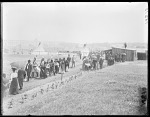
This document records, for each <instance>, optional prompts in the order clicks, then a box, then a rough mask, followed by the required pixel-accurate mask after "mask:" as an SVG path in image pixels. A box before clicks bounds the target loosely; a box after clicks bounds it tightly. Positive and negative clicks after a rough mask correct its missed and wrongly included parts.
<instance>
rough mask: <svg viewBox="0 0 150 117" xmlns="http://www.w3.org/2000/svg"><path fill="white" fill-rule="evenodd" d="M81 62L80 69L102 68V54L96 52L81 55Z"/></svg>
mask: <svg viewBox="0 0 150 117" xmlns="http://www.w3.org/2000/svg"><path fill="white" fill-rule="evenodd" d="M82 60H83V64H82V70H91V69H93V70H97V69H102V68H103V62H104V56H102V55H100V54H97V55H94V57H93V56H91V55H89V56H87V57H83V59H82Z"/></svg>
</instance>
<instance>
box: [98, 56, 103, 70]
mask: <svg viewBox="0 0 150 117" xmlns="http://www.w3.org/2000/svg"><path fill="white" fill-rule="evenodd" d="M103 62H104V60H103V58H102V57H100V59H99V65H100V69H102V68H103Z"/></svg>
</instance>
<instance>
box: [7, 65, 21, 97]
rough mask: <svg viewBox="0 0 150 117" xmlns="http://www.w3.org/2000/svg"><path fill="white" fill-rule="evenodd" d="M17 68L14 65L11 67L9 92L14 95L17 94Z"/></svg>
mask: <svg viewBox="0 0 150 117" xmlns="http://www.w3.org/2000/svg"><path fill="white" fill-rule="evenodd" d="M16 71H17V69H16V68H15V67H12V72H13V73H11V79H10V87H9V93H10V94H12V95H16V94H18V90H19V89H18V86H19V84H18V80H17V77H18V74H17V72H16Z"/></svg>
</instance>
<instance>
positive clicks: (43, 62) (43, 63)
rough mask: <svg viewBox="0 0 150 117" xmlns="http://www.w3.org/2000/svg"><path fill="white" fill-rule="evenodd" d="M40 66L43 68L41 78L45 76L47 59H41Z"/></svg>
mask: <svg viewBox="0 0 150 117" xmlns="http://www.w3.org/2000/svg"><path fill="white" fill-rule="evenodd" d="M40 68H41V74H40V75H41V76H40V77H41V78H45V61H44V58H42V59H41V63H40Z"/></svg>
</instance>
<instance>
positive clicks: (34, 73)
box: [31, 58, 41, 78]
mask: <svg viewBox="0 0 150 117" xmlns="http://www.w3.org/2000/svg"><path fill="white" fill-rule="evenodd" d="M40 71H41V70H40V68H39V66H38V64H37V62H36V58H34V60H33V69H32V72H31V74H32V76H33V77H36V78H40Z"/></svg>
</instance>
